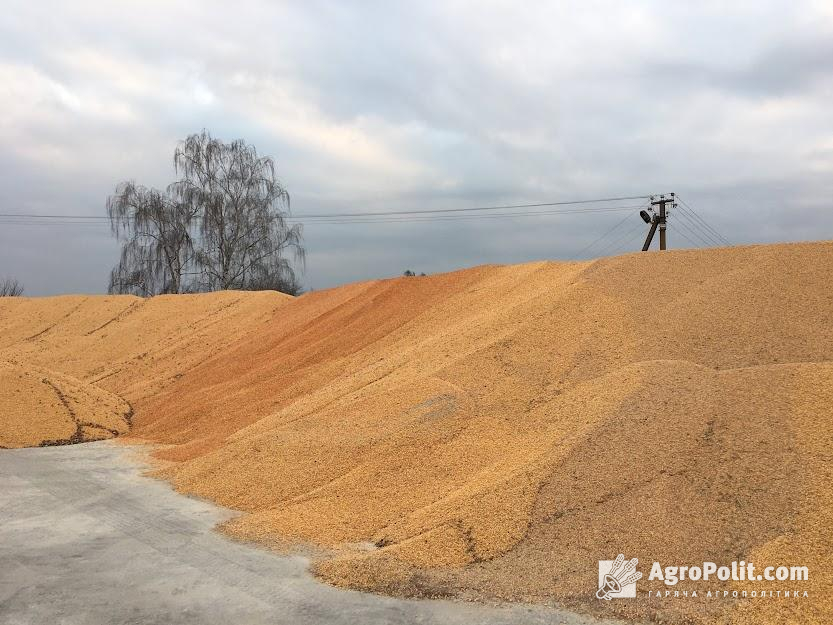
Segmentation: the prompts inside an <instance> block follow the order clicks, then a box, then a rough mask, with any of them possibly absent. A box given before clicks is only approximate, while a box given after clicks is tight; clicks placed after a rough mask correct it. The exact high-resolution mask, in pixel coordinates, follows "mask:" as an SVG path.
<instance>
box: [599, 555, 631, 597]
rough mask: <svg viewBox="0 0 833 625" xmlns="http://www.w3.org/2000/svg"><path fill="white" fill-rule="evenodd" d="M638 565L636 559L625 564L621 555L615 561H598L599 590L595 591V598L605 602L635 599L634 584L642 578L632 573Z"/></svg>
mask: <svg viewBox="0 0 833 625" xmlns="http://www.w3.org/2000/svg"><path fill="white" fill-rule="evenodd" d="M638 563H639V560H637V559H636V558H633V559H631V560H628V561H627V563H626V562H625V556H624V555H622V554H621V553H620V554H619V555H618V556H616V559H615V560H599V590H597V591H596V597H597V598H598V599H604V600H605V601H610V600H611V599H621V598H631V599H632V598H634V597H636V582H637V581H638V580H639V579H641V578H642V573H638V572H636V573H635V572H634V571H635V569H636V565H637V564H638Z"/></svg>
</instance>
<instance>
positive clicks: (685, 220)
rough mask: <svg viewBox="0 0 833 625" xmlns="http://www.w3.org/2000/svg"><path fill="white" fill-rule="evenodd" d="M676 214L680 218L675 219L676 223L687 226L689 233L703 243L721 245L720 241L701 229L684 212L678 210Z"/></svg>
mask: <svg viewBox="0 0 833 625" xmlns="http://www.w3.org/2000/svg"><path fill="white" fill-rule="evenodd" d="M676 216H678V217H680V218H681V220H679V221H677V225H678V226H681V227H685V228H688V231H689V232H690V233H691V235H692V236H695V237H697V238H698V239H699V240H700V241H701V242H702V243H704V244H705V245H707V246H710V245H718V246H719V245H721V243H720V241H718V240H717V239H715V238H714V237H713V236H712V235H711V234H709V232H708V231H706V230H703V228H702V226H700V224H698V223H697V222H696V221H694V220H693V219H692V218H691V217H690V216H689V215H687V214H686V213H685V212H683V211H679V212H678V213H677V214H676Z"/></svg>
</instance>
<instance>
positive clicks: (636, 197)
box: [297, 195, 650, 219]
mask: <svg viewBox="0 0 833 625" xmlns="http://www.w3.org/2000/svg"><path fill="white" fill-rule="evenodd" d="M648 197H650V196H648V195H631V196H625V197H609V198H596V199H593V200H569V201H562V202H540V203H537V204H505V205H502V206H472V207H468V208H433V209H425V210H403V211H384V212H362V213H340V214H336V215H333V214H329V215H327V214H319V215H316V214H312V215H297V218H298V219H318V218H330V217H376V216H385V215H422V214H427V213H461V212H468V211H491V210H507V209H511V208H543V207H547V206H570V205H574V204H602V203H605V202H624V201H627V200H644V199H646V198H648ZM588 210H592V209H588Z"/></svg>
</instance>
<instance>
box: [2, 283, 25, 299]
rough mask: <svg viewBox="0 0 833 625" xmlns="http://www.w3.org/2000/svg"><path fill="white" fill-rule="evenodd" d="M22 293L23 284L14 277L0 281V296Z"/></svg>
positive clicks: (12, 295) (19, 294) (14, 295)
mask: <svg viewBox="0 0 833 625" xmlns="http://www.w3.org/2000/svg"><path fill="white" fill-rule="evenodd" d="M21 295H23V285H22V284H20V282H18V281H17V280H16V279H14V278H6V279H5V280H3V281H2V282H0V297H19V296H21Z"/></svg>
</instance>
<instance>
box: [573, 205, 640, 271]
mask: <svg viewBox="0 0 833 625" xmlns="http://www.w3.org/2000/svg"><path fill="white" fill-rule="evenodd" d="M646 206H647V204H640V205H639V206H636V207H635V208H636V209H637V210H638V209H641V208H645V207H646ZM629 217H631V215H625V216H624V217H623V218H622V220H621V221H618V222H616V224H615V225H614V226H613V227H612V228H610V229H609V230H607V231H605V233H604V234H602V236H600V237H599V238H597V239H595V240H594V241H592V242H591V243H589V244H587V245H585V246H584V247H583V248H581V249H580V250H579V251H578V252H576V253H575V254H573V255H572V256H571V257H570V260H575V259H576V258H578V257H579V256H581V255H582V254H584V253H585V252H587V251H589V250H591V249H592V248H593V246H594V245H596V244H597V243H599V242H600V241H602V240H603V239H605V238H606V237H607V236H608V235H610V234H611V233H612V232H614V231H615V230H616V229H617V228H619V227H620V226H621V225H622V224H623V223H625V222H626V221H627V220H628V218H629Z"/></svg>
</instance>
